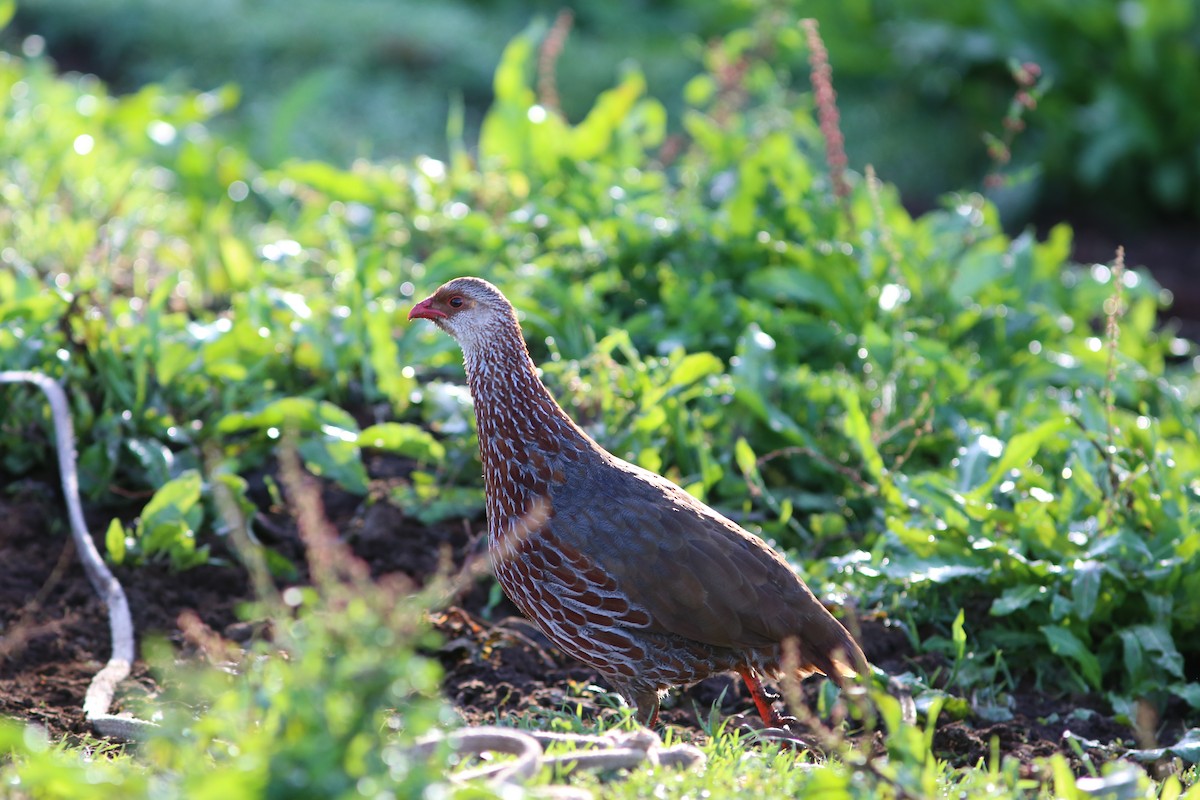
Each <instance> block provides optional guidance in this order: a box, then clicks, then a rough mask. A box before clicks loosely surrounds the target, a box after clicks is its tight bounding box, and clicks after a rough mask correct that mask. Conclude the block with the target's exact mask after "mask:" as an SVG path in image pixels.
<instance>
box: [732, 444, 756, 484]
mask: <svg viewBox="0 0 1200 800" xmlns="http://www.w3.org/2000/svg"><path fill="white" fill-rule="evenodd" d="M733 458H734V460H735V461H736V462H737V465H738V469H740V470H741V471H742V474H743V475H746V476H751V475H754V474H756V473H757V472H758V458H757V457H756V456H755V455H754V450H752V449H751V447H750V443H749V442H747V441H746V437H744V436H739V437H738V440H737V442H736V443H735V444H734V445H733Z"/></svg>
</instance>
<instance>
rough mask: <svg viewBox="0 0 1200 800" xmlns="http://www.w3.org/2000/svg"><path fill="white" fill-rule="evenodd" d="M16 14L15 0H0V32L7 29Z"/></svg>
mask: <svg viewBox="0 0 1200 800" xmlns="http://www.w3.org/2000/svg"><path fill="white" fill-rule="evenodd" d="M16 13H17V2H16V0H0V30H3V29H4V28H7V27H8V23H10V22H12V18H13V15H14V14H16Z"/></svg>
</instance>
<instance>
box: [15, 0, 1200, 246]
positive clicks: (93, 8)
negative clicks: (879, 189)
mask: <svg viewBox="0 0 1200 800" xmlns="http://www.w3.org/2000/svg"><path fill="white" fill-rule="evenodd" d="M563 7H564V6H563V4H561V3H558V2H549V0H535V1H534V2H517V0H446V2H438V3H425V2H420V0H347V2H340V3H328V2H323V0H290V1H289V2H284V1H283V0H257V1H256V2H246V1H245V0H226V1H225V2H219V3H167V2H161V1H160V0H25V1H24V2H22V3H20V6H19V9H18V12H17V16H16V19H15V20H14V24H13V26H12V27H11V28H10V29H9V30H8V31H7V32H6V34H5V36H6V38H7V40H8V41H7V44H8V46H9V47H10V48H14V47H20V46H21V43H22V42H23V41H24V43H25V46H26V47H33V48H34V49H38V48H40V47H42V46H44V47H45V48H46V51H47V52H48V53H49V54H50V55H51V56H52V57H53V58H54V59H55V60H56V61H57V62H58V63H59V64H60V66H61V67H63V68H66V69H79V70H82V71H87V72H94V73H95V74H97V75H99V76H100V77H102V78H103V79H105V80H106V81H107V82H108V83H109V84H110V85H111V86H112V87H113V88H114V89H116V90H117V91H130V90H134V89H136V88H138V87H140V86H142V85H144V84H145V83H147V82H151V81H156V82H157V81H163V80H166V81H167V82H168V84H171V85H175V86H176V87H190V88H194V89H200V90H205V91H207V90H212V89H214V88H216V87H219V86H222V85H224V84H227V83H232V84H236V85H237V87H238V88H239V90H240V92H241V93H242V97H241V102H240V104H239V106H238V108H237V110H236V111H235V113H234V114H232V115H231V116H229V118H227V119H226V120H225V121H224V125H225V126H226V127H227V129H232V130H233V131H234V132H235V133H236V135H237V136H238V137H239V138H241V139H242V140H243V141H244V142H245V143H246V144H247V145H248V147H249V151H250V153H251V155H252V157H254V158H255V159H257V160H258V161H259V162H260V163H263V164H265V165H267V166H271V165H274V164H277V163H278V162H279V161H280V160H281V159H283V158H285V157H287V156H300V157H305V158H314V159H321V160H326V161H332V162H334V163H342V164H347V163H349V162H350V161H351V160H352V159H354V158H355V157H360V156H363V157H370V158H386V157H392V156H398V157H409V156H414V155H418V154H427V155H432V156H435V157H436V156H438V155H439V154H445V152H446V150H447V137H446V120H447V115H448V112H449V109H450V106H451V104H452V103H454V102H456V100H455V98H458V100H459V101H461V103H462V107H463V110H464V119H465V128H466V134H465V135H466V139H467V141H468V142H474V141H475V139H476V137H477V135H478V124H479V121H480V120H481V119H482V116H483V112H484V111H485V109H486V108H487V106H488V104H489V103H490V101H491V73H492V68H493V67H494V65H495V64H496V62H497V61H498V59H499V56H500V53H501V50H502V48H503V46H504V44H505V43H506V42H507V41H508V40H509V39H510V38H511V37H512V36H514V35H515V34H516V33H517V32H519V31H520V30H521V29H523V28H524V27H525V25H526V24H527V23H528V22H529V20H530V19H531V18H532V17H534V16H535V15H538V14H541V15H544V16H546V17H547V18H549V17H552V16H553V15H554V14H556V13H557V12H558V11H559V10H560V9H561V8H563ZM574 15H575V19H574V27H573V29H572V31H571V34H570V40H571V41H570V46H569V47H568V48H567V50H566V51H565V53H564V55H563V57H562V58H561V59H560V60H559V62H558V66H557V76H558V81H557V90H558V94H559V96H560V98H561V105H562V108H563V110H564V112H565V114H566V116H567V118H568V119H571V120H578V119H579V118H580V117H581V116H582V115H583V113H585V112H586V110H587V109H588V108H590V107H591V104H592V102H593V100H594V98H595V97H596V95H597V94H598V93H599V92H600V91H602V90H603V89H604V88H605V87H607V86H609V85H611V84H612V83H613V82H614V80H615V79H616V77H617V76H618V74H619V73H620V72H621V71H622V70H623V69H624V65H626V64H627V62H629V61H633V62H636V63H637V65H638V66H639V68H640V69H641V70H642V71H643V72H644V73H645V76H646V80H647V83H648V86H649V93H650V94H651V95H652V96H654V97H658V98H660V99H662V100H663V101H664V102H665V104H666V105H667V110H668V111H669V112H671V113H670V118H671V119H675V120H678V119H679V116H678V114H676V113H674V112H676V111H678V110H679V107H680V97H681V91H682V88H683V86H684V85H685V83H686V81H687V80H688V79H689V78H690V77H692V76H693V75H694V74H696V73H697V72H698V71H699V69H700V62H701V60H702V58H701V56H702V51H703V50H704V48H705V47H706V44H705V43H706V42H708V41H710V40H711V39H713V38H714V37H716V36H719V35H721V34H724V33H726V32H728V31H730V30H732V29H733V28H735V27H737V26H741V25H747V24H750V23H751V21H753V20H758V21H759V22H758V23H757V24H769V21H770V20H771V19H772V18H777V19H794V18H796V17H797V16H811V17H815V18H817V19H819V20H820V21H821V25H822V32H823V35H824V37H825V40H826V43H827V45H828V48H829V51H830V57H831V61H832V63H833V65H834V69H835V83H836V86H837V88H838V91H839V103H840V106H841V111H842V115H843V124H844V128H845V132H846V138H847V145H848V151H849V156H850V160H851V166H852V167H854V168H856V169H862V167H863V166H864V165H865V164H867V163H872V164H874V165H875V167H876V168H877V170H878V171H879V173H880V175H881V176H882V177H884V178H885V179H886V180H889V181H891V182H894V183H896V184H897V185H898V186H899V187H900V189H901V192H902V195H903V197H904V198H905V201H906V202H907V203H908V204H909V205H910V207H915V208H918V209H921V208H928V207H930V206H932V205H934V204H935V202H936V198H937V197H938V196H939V195H940V194H942V193H943V192H946V191H950V190H952V189H958V188H962V187H964V186H969V185H972V184H975V185H978V182H979V181H980V180H982V178H983V176H984V175H985V173H986V172H987V170H988V168H989V159H988V154H987V148H986V147H985V146H984V144H983V141H982V136H983V134H984V133H985V132H989V131H990V132H992V133H995V134H999V133H1000V125H1001V119H1002V117H1003V116H1004V112H1005V109H1006V107H1007V105H1008V103H1009V102H1010V99H1011V98H1012V97H1013V96H1014V94H1015V93H1016V90H1017V86H1016V85H1015V83H1014V82H1013V79H1012V76H1011V74H1010V69H1009V66H1008V64H1009V62H1010V61H1012V60H1014V59H1015V60H1016V61H1019V62H1033V63H1036V64H1037V65H1039V67H1040V68H1041V70H1042V72H1043V74H1044V75H1045V76H1046V77H1047V78H1048V80H1049V81H1050V82H1051V83H1052V88H1051V90H1050V91H1049V93H1048V94H1047V95H1046V96H1045V97H1044V98H1043V99H1042V100H1041V102H1040V104H1039V107H1038V108H1037V109H1036V112H1035V113H1033V114H1029V115H1028V116H1027V121H1028V126H1029V127H1028V130H1027V131H1025V132H1024V133H1023V134H1022V135H1021V136H1020V137H1019V139H1018V141H1017V143H1016V147H1015V148H1014V152H1013V163H1014V165H1016V166H1017V167H1019V168H1021V167H1024V168H1027V169H1026V171H1025V172H1024V173H1022V177H1024V178H1026V180H1023V181H1018V182H1015V185H1012V186H1009V187H1007V188H1006V189H1005V190H1003V191H1000V192H998V193H997V197H996V198H995V199H996V200H997V202H998V203H999V205H1000V207H1001V210H1002V212H1003V215H1004V218H1005V221H1006V224H1007V225H1008V227H1009V228H1010V230H1011V229H1014V228H1013V226H1020V225H1022V224H1025V223H1026V222H1027V221H1029V220H1031V219H1034V220H1037V219H1047V220H1056V219H1059V218H1063V217H1065V218H1068V219H1072V220H1080V219H1086V220H1089V221H1092V222H1096V223H1100V224H1103V225H1104V226H1115V228H1116V232H1117V233H1119V234H1129V233H1132V232H1136V231H1138V230H1141V229H1145V228H1154V227H1155V226H1161V225H1170V226H1173V227H1178V226H1185V227H1191V226H1195V225H1196V224H1197V223H1200V102H1198V101H1200V11H1198V10H1197V7H1196V4H1195V3H1193V2H1191V0H1125V2H1119V3H1118V2H1112V1H1111V0H1071V2H1066V0H1055V1H1054V2H1046V1H1045V0H1014V1H1013V2H1006V3H968V4H946V3H937V2H931V1H930V0H887V1H886V2H883V1H881V0H876V1H875V2H871V1H870V0H713V1H712V2H709V1H708V0H658V1H657V2H654V1H651V0H614V2H609V3H602V4H596V3H589V4H583V5H581V6H580V7H578V8H575V9H574ZM764 21H765V22H764ZM779 32H780V36H781V39H780V41H778V42H776V43H775V45H774V46H775V47H776V52H774V53H772V54H771V55H772V58H773V60H774V62H775V63H776V64H778V66H779V67H780V69H781V71H782V70H785V69H795V68H796V67H797V66H798V65H799V62H800V60H801V59H802V58H803V57H804V53H803V51H802V48H798V47H794V46H790V45H789V44H788V43H787V42H786V41H784V40H783V39H784V37H785V34H793V35H794V31H792V30H791V28H790V26H787V25H780V26H779ZM30 35H34V36H37V37H41V38H40V39H34V40H32V42H30V40H28V39H27V38H26V37H28V36H30ZM1127 243H1128V242H1127Z"/></svg>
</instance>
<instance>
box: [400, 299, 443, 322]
mask: <svg viewBox="0 0 1200 800" xmlns="http://www.w3.org/2000/svg"><path fill="white" fill-rule="evenodd" d="M408 318H409V320H410V321H411V320H414V319H434V320H436V319H445V318H446V312H445V311H442V310H441V309H438V308H434V307H433V298H432V297H426V298H425V299H424V300H422V301H421V302H419V303H417V304H416V305H415V306H413V307H412V310H410V311H409V312H408Z"/></svg>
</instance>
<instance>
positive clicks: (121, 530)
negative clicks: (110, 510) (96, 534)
mask: <svg viewBox="0 0 1200 800" xmlns="http://www.w3.org/2000/svg"><path fill="white" fill-rule="evenodd" d="M104 548H105V550H106V551H107V552H108V560H109V562H111V563H113V564H117V565H120V564H122V563H124V561H125V526H124V525H122V524H121V520H119V519H117V518H116V517H113V520H112V522H110V523H108V531H106V532H105V534H104Z"/></svg>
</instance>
